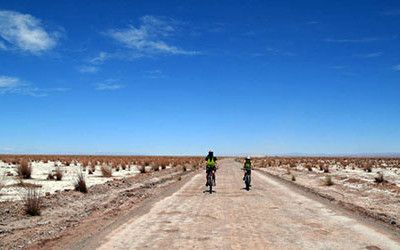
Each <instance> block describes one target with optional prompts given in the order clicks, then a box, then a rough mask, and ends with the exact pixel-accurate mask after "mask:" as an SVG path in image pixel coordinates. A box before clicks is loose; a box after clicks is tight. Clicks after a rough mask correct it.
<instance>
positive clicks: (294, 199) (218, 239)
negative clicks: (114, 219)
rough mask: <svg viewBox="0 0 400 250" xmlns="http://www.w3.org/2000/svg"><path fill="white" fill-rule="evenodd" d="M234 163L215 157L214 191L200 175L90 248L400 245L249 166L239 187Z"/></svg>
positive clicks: (393, 237)
mask: <svg viewBox="0 0 400 250" xmlns="http://www.w3.org/2000/svg"><path fill="white" fill-rule="evenodd" d="M240 167H241V166H240V164H239V163H237V162H234V161H233V160H231V159H226V160H223V161H221V162H220V169H219V172H218V173H217V187H216V192H215V193H213V194H212V195H210V194H209V193H203V190H205V189H206V187H205V185H204V184H205V177H204V173H201V174H198V175H195V176H194V177H193V178H192V179H191V180H190V181H189V182H187V183H186V184H185V185H184V186H183V187H182V188H180V189H179V190H178V191H177V192H175V193H174V194H173V195H172V196H169V197H167V198H164V199H162V200H160V201H159V202H157V203H156V204H154V206H153V207H152V208H151V209H150V211H149V212H148V213H145V214H142V215H139V216H138V217H134V218H132V219H130V220H129V221H126V223H125V224H122V225H121V226H120V227H118V228H117V229H116V230H113V231H112V232H111V233H109V234H108V235H107V237H105V238H102V239H95V240H93V241H92V243H90V244H89V246H86V247H89V248H99V249H143V248H151V249H166V248H168V249H379V248H381V249H400V239H399V238H398V235H397V236H396V235H395V234H391V233H390V232H388V231H386V230H383V229H382V228H379V227H374V226H372V225H371V224H365V223H364V222H361V221H359V220H357V219H355V218H356V217H353V216H348V215H345V214H344V213H343V212H341V211H339V210H336V209H335V208H334V207H333V206H330V205H329V204H323V203H321V202H319V201H317V200H315V199H311V198H308V197H306V196H303V195H302V194H300V193H298V192H294V191H293V190H292V189H291V188H288V187H286V186H285V185H284V184H282V183H280V182H278V181H275V180H273V179H271V178H270V177H267V176H265V175H263V174H260V173H258V172H255V171H253V177H252V181H253V183H252V184H253V188H252V190H251V191H249V192H248V191H246V190H243V182H242V172H241V170H240Z"/></svg>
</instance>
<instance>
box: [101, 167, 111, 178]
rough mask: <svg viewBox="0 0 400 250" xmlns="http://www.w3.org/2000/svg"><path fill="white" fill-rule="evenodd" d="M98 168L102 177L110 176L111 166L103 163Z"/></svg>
mask: <svg viewBox="0 0 400 250" xmlns="http://www.w3.org/2000/svg"><path fill="white" fill-rule="evenodd" d="M100 170H101V175H102V176H103V177H111V176H112V168H111V167H109V166H105V165H103V166H101V169H100Z"/></svg>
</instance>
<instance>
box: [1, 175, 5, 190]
mask: <svg viewBox="0 0 400 250" xmlns="http://www.w3.org/2000/svg"><path fill="white" fill-rule="evenodd" d="M5 186H6V184H4V175H2V176H0V192H1V190H2V189H3V188H4V187H5Z"/></svg>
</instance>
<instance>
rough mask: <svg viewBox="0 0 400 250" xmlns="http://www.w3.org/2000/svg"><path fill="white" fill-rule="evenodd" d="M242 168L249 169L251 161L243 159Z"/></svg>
mask: <svg viewBox="0 0 400 250" xmlns="http://www.w3.org/2000/svg"><path fill="white" fill-rule="evenodd" d="M243 168H244V169H246V170H251V161H245V163H244V167H243Z"/></svg>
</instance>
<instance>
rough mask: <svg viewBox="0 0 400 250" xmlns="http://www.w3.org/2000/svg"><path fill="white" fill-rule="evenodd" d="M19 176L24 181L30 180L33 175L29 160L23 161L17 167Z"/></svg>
mask: <svg viewBox="0 0 400 250" xmlns="http://www.w3.org/2000/svg"><path fill="white" fill-rule="evenodd" d="M17 174H18V176H19V177H20V178H22V179H30V178H31V175H32V165H31V163H30V162H28V161H27V160H25V159H23V160H21V161H20V163H19V164H18V166H17Z"/></svg>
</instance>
